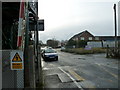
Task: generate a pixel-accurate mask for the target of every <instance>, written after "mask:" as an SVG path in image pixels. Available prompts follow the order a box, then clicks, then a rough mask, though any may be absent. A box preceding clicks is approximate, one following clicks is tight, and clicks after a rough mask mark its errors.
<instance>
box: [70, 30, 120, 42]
mask: <svg viewBox="0 0 120 90" xmlns="http://www.w3.org/2000/svg"><path fill="white" fill-rule="evenodd" d="M71 39H72V40H74V41H77V40H86V41H114V40H115V37H114V36H94V35H92V34H91V33H90V32H88V31H87V30H85V31H83V32H81V33H79V34H76V35H74V36H73V37H72V38H71ZM117 40H120V36H117Z"/></svg>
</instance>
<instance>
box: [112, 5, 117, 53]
mask: <svg viewBox="0 0 120 90" xmlns="http://www.w3.org/2000/svg"><path fill="white" fill-rule="evenodd" d="M113 9H114V23H115V53H116V52H117V18H116V16H117V15H116V4H114V7H113Z"/></svg>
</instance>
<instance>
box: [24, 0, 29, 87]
mask: <svg viewBox="0 0 120 90" xmlns="http://www.w3.org/2000/svg"><path fill="white" fill-rule="evenodd" d="M25 14H26V31H25V48H24V86H25V87H27V86H29V85H30V83H29V76H28V75H29V67H28V64H29V63H28V45H29V35H28V32H29V17H28V2H26V13H25Z"/></svg>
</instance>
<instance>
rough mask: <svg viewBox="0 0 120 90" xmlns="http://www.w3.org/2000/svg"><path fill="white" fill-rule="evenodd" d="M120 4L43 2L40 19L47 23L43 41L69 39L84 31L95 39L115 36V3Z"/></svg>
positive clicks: (110, 0) (95, 0)
mask: <svg viewBox="0 0 120 90" xmlns="http://www.w3.org/2000/svg"><path fill="white" fill-rule="evenodd" d="M88 1H89V2H88ZM117 1H119V0H39V5H38V10H39V11H38V14H39V18H40V19H44V21H45V22H44V23H45V30H44V31H41V32H39V34H40V35H39V36H40V39H41V40H42V41H43V42H46V40H48V39H52V38H55V39H56V40H68V39H69V38H71V37H72V36H73V35H75V34H77V33H80V32H82V31H84V30H88V31H89V32H90V33H92V34H93V35H95V36H103V35H104V36H108V35H114V24H113V23H114V14H113V4H114V3H116V4H117Z"/></svg>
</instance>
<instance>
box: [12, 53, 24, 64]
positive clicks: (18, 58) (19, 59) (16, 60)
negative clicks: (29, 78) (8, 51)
mask: <svg viewBox="0 0 120 90" xmlns="http://www.w3.org/2000/svg"><path fill="white" fill-rule="evenodd" d="M12 61H13V62H21V61H22V59H21V58H20V56H19V54H18V53H16V54H15V56H14V57H13V59H12Z"/></svg>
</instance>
